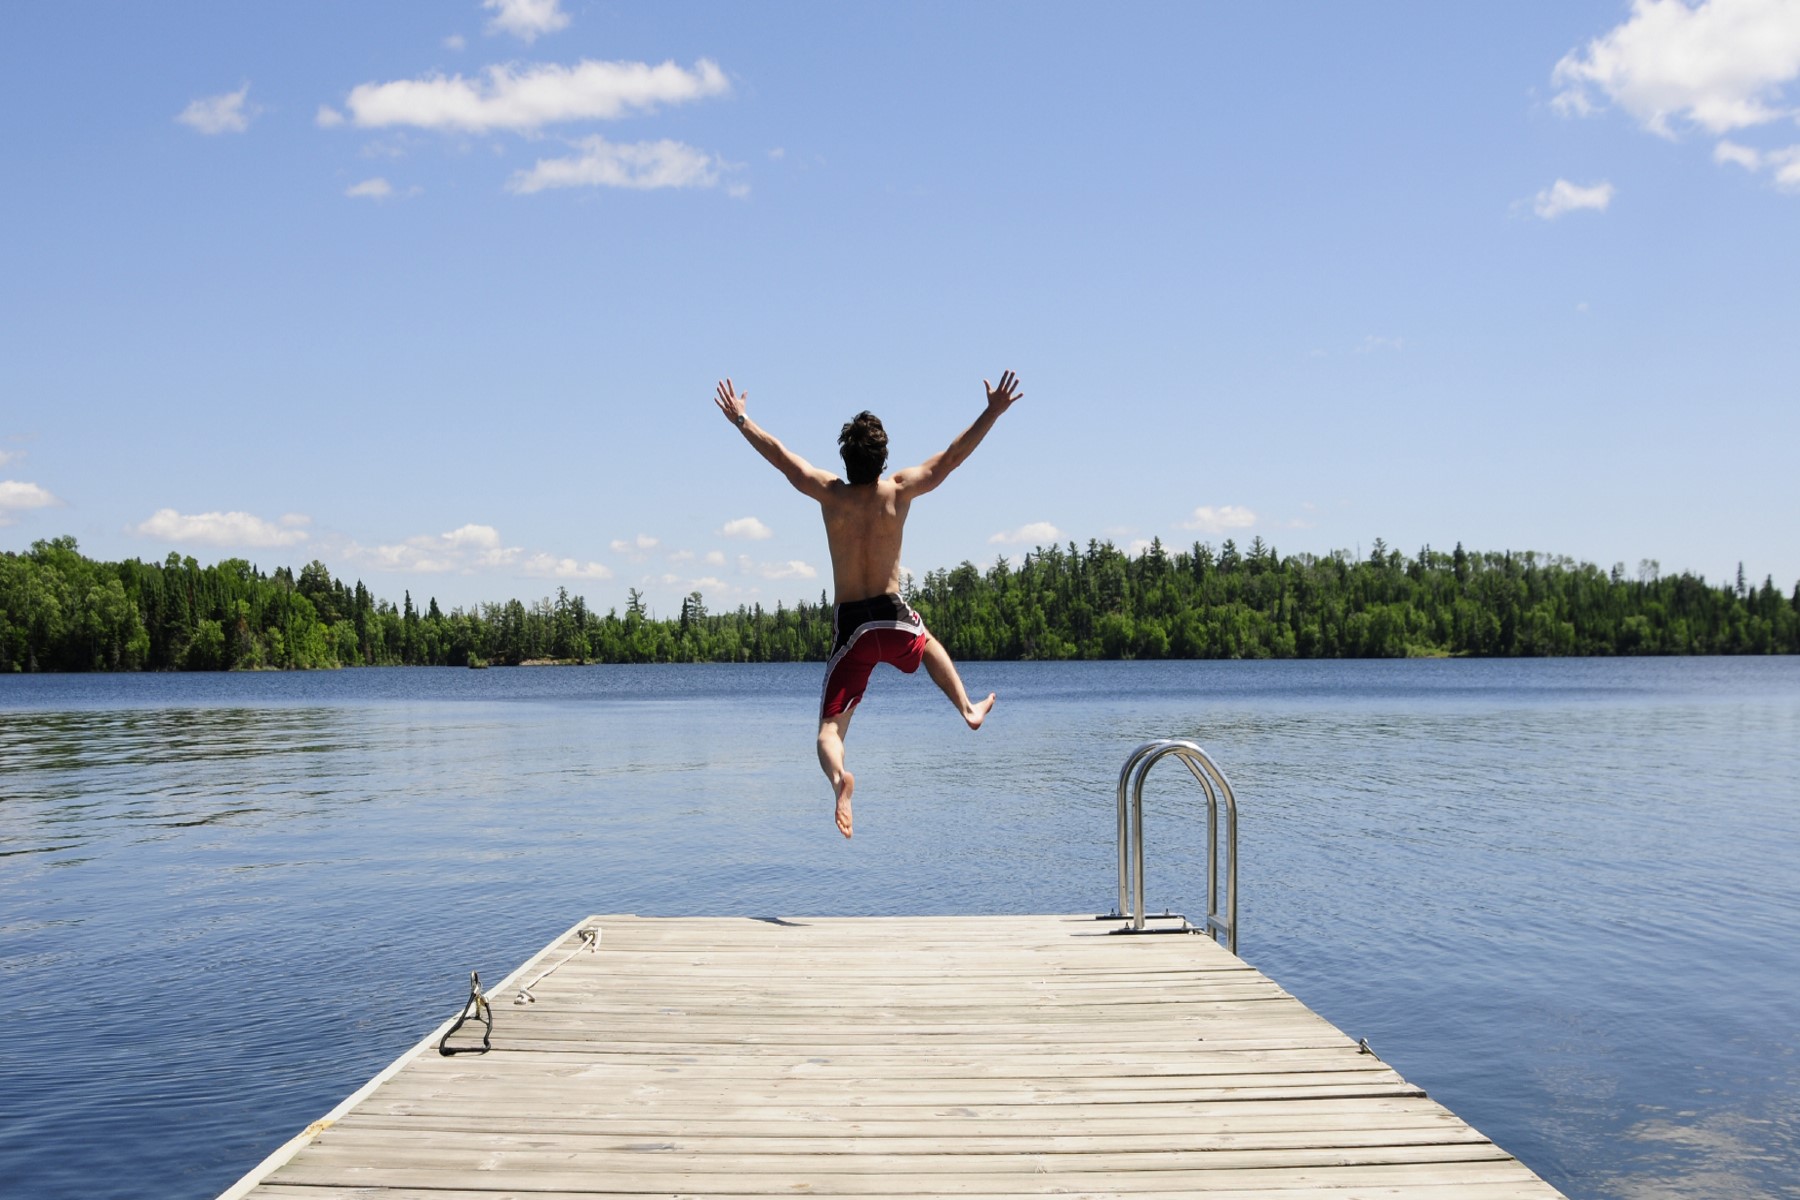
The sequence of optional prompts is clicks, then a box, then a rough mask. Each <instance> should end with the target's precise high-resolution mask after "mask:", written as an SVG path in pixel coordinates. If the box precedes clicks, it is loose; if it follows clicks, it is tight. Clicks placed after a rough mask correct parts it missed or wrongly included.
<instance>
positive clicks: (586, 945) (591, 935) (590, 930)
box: [513, 925, 600, 1004]
mask: <svg viewBox="0 0 1800 1200" xmlns="http://www.w3.org/2000/svg"><path fill="white" fill-rule="evenodd" d="M575 936H576V937H579V938H580V939H581V944H580V945H578V946H576V947H575V948H574V949H573V950H571V951H569V952H568V953H567V954H565V955H563V956H562V958H560V959H559V960H557V963H556V966H554V967H551V968H549V970H546V971H545V972H544V973H543V974H541V975H539V976H538V977H537V978H536V979H533V980H532V981H531V982H530V983H528V984H525V985H524V986H523V987H521V988H520V989H519V994H518V995H516V996H514V997H513V1003H514V1004H536V1003H537V997H536V996H534V995H532V994H531V989H532V988H534V987H536V986H537V985H538V984H540V983H542V982H544V980H546V979H548V978H550V976H551V974H552V973H554V972H555V971H556V968H557V967H560V966H562V965H563V963H566V962H568V961H569V960H570V959H571V958H574V957H575V956H576V955H577V954H580V953H581V952H582V951H583V950H586V951H587V952H588V953H589V954H593V953H595V952H597V951H598V950H599V949H600V927H599V926H598V925H589V926H588V927H587V928H586V929H578V930H576V931H575Z"/></svg>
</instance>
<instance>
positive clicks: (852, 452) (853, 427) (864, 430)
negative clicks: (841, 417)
mask: <svg viewBox="0 0 1800 1200" xmlns="http://www.w3.org/2000/svg"><path fill="white" fill-rule="evenodd" d="M838 449H840V450H842V451H843V454H844V474H845V475H846V476H847V477H848V478H849V480H850V482H851V483H874V482H875V481H876V480H877V479H880V478H881V472H882V469H883V468H884V467H886V466H887V430H885V429H883V428H882V427H881V418H880V417H878V416H876V415H875V414H874V413H872V412H859V413H857V414H856V416H854V417H852V418H851V419H850V420H849V421H847V422H845V423H844V428H843V430H842V431H840V432H839V433H838Z"/></svg>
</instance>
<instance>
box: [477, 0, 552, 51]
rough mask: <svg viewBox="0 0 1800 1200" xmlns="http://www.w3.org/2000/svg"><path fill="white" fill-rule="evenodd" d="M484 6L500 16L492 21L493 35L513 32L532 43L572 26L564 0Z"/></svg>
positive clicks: (499, 0)
mask: <svg viewBox="0 0 1800 1200" xmlns="http://www.w3.org/2000/svg"><path fill="white" fill-rule="evenodd" d="M481 7H483V8H485V9H487V10H488V11H489V12H492V13H498V14H499V15H498V16H496V17H495V18H494V19H493V20H491V21H489V22H488V32H489V33H510V34H512V35H513V36H514V37H516V38H518V39H520V40H521V41H524V42H526V43H528V44H529V43H531V42H534V41H536V40H537V39H538V38H540V37H542V36H543V35H544V34H546V33H555V32H556V31H557V30H559V29H566V28H568V24H569V14H568V13H565V12H563V11H562V0H481ZM457 48H458V49H461V47H460V46H459V47H457Z"/></svg>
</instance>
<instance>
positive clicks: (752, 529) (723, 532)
mask: <svg viewBox="0 0 1800 1200" xmlns="http://www.w3.org/2000/svg"><path fill="white" fill-rule="evenodd" d="M719 534H720V536H722V537H728V538H743V539H744V540H746V541H751V542H761V541H766V540H767V539H769V538H772V537H774V536H775V534H774V532H773V531H772V530H771V529H770V528H769V527H768V526H767V525H764V524H763V523H762V522H761V521H759V520H757V519H756V518H755V517H739V518H737V519H736V520H735V521H727V522H725V524H724V525H722V526H720V527H719Z"/></svg>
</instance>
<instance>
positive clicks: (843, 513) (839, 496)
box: [819, 479, 912, 604]
mask: <svg viewBox="0 0 1800 1200" xmlns="http://www.w3.org/2000/svg"><path fill="white" fill-rule="evenodd" d="M819 508H820V510H821V511H822V512H823V513H824V516H825V542H826V544H827V545H828V546H830V548H831V575H832V588H833V590H834V591H835V592H836V594H837V600H838V603H840V604H842V603H844V602H845V601H848V600H863V599H866V598H867V597H869V596H879V595H881V594H883V593H884V592H898V591H899V590H900V543H901V540H902V538H903V536H904V535H905V533H906V514H907V513H908V511H910V510H911V508H912V497H911V496H910V495H908V494H907V493H906V492H905V491H904V490H903V489H902V488H901V487H900V486H899V485H898V484H896V483H895V482H894V481H893V480H892V479H878V480H876V481H875V482H874V483H861V484H855V483H845V482H844V481H843V480H841V479H834V480H832V482H831V484H830V485H829V486H828V487H827V488H826V489H825V494H824V495H823V496H821V497H820V498H819Z"/></svg>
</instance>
